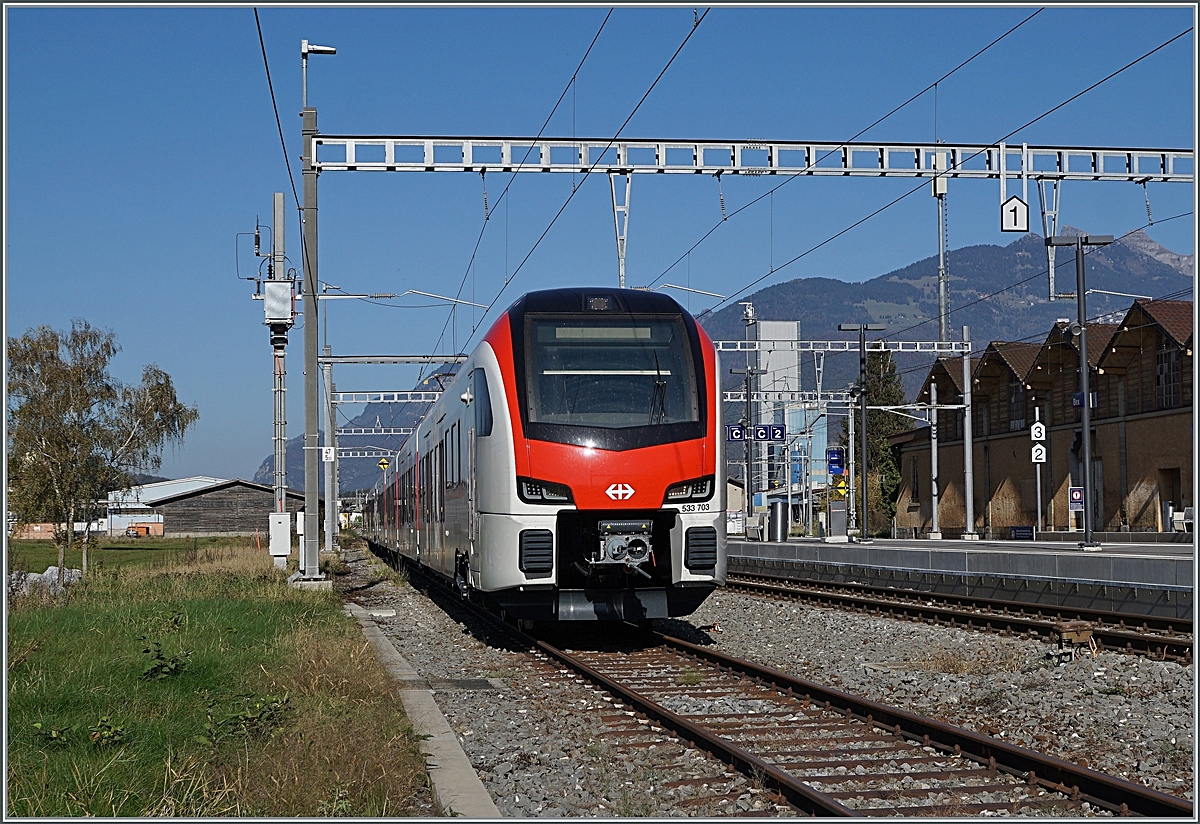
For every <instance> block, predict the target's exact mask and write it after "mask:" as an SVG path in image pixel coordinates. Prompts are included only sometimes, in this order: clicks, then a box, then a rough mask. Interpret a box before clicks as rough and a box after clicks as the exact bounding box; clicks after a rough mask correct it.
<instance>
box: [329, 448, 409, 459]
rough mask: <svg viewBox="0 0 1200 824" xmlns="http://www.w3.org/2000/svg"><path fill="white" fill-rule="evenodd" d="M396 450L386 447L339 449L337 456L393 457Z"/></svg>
mask: <svg viewBox="0 0 1200 824" xmlns="http://www.w3.org/2000/svg"><path fill="white" fill-rule="evenodd" d="M395 454H396V450H394V449H393V450H390V451H389V450H386V449H348V448H347V449H339V450H338V451H337V456H338V457H339V458H391V457H393V456H395Z"/></svg>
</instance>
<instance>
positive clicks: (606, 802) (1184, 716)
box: [337, 561, 1193, 817]
mask: <svg viewBox="0 0 1200 824" xmlns="http://www.w3.org/2000/svg"><path fill="white" fill-rule="evenodd" d="M372 564H373V565H374V571H372V570H369V569H368V563H367V562H365V561H357V562H355V561H351V563H349V565H348V567H349V570H350V571H349V573H348V574H346V575H343V576H340V577H339V579H338V581H337V586H338V588H339V589H340V590H342V591H343V593H344V596H345V597H346V598H348V599H349V600H353V601H355V602H356V603H358V604H360V605H362V606H363V607H366V608H367V609H369V610H375V611H377V612H379V613H380V617H376V618H375V621H376V623H377V624H378V625H379V627H380V629H381V630H382V631H383V633H384V634H385V635H386V636H387V637H388V638H389V639H390V640H391V641H392V643H393V644H394V645H395V646H396V648H397V650H398V651H399V652H400V653H401V654H402V655H403V656H404V657H405V658H406V659H407V660H408V661H409V662H410V663H411V664H412V665H413V667H414V668H415V669H416V670H417V671H418V673H419V674H420V675H421V676H422V677H423V678H426V679H428V680H430V681H431V682H432V686H433V688H434V690H435V697H436V699H437V702H438V705H439V706H440V707H441V709H442V712H443V714H444V715H445V716H446V718H447V720H448V721H449V723H450V725H451V727H452V728H453V729H454V731H455V733H456V734H457V736H458V739H459V741H460V742H461V743H462V746H463V749H464V751H465V752H466V753H467V755H468V757H469V758H470V760H471V763H472V765H473V766H474V767H475V769H476V771H477V772H478V774H479V776H480V778H481V780H482V781H483V783H484V786H485V787H486V788H487V789H488V791H489V792H490V793H491V794H492V797H493V799H494V800H495V802H496V806H497V808H498V809H499V810H500V812H501V813H502V814H503V815H505V816H522V817H542V816H719V815H747V814H750V815H753V814H759V815H762V814H766V815H780V814H784V815H786V814H790V813H791V810H790V808H788V807H787V806H786V804H783V803H782V802H781V800H780V799H778V798H776V797H774V796H773V795H772V794H771V793H769V792H768V791H767V790H765V789H763V788H762V787H761V786H759V785H757V784H756V783H755V782H754V781H753V780H752V779H750V778H747V777H744V776H741V775H740V774H738V773H736V772H735V771H734V770H732V768H729V767H727V766H726V765H724V764H723V763H721V762H720V761H717V760H716V759H713V758H712V757H711V756H709V755H708V754H707V753H705V752H703V751H701V750H698V749H696V748H695V747H692V746H690V745H689V744H687V743H686V742H683V741H680V740H679V739H678V738H676V737H675V736H674V735H673V734H672V733H670V732H669V731H665V730H662V729H660V728H658V727H657V726H656V725H655V724H653V723H652V722H648V721H647V720H646V719H644V718H639V717H637V716H636V715H635V714H634V713H632V712H630V711H629V710H628V708H626V707H624V706H623V705H622V704H620V703H619V702H616V701H614V700H613V699H612V698H611V697H610V696H608V695H607V694H606V693H604V692H603V691H600V690H598V689H595V688H593V687H591V686H590V685H588V684H587V683H585V682H584V681H582V679H579V678H577V677H576V676H574V675H573V674H572V673H569V672H567V671H566V670H565V669H563V668H562V667H561V666H559V665H557V664H555V663H554V662H551V661H549V660H547V659H545V658H543V657H539V656H538V655H537V654H534V653H530V652H528V651H525V650H520V649H509V648H506V647H505V644H506V643H508V642H507V641H505V640H504V639H503V638H502V637H501V636H500V634H499V633H497V632H496V631H494V630H490V629H489V628H487V627H486V625H484V624H481V623H480V622H479V620H478V619H476V618H474V617H473V616H471V615H469V613H467V612H466V611H465V610H463V609H462V608H461V607H459V606H458V605H457V604H455V602H454V601H453V599H452V597H448V596H446V597H443V596H442V595H440V594H437V593H431V594H432V595H433V598H431V597H429V596H427V595H426V594H423V593H422V592H420V591H418V590H416V589H414V588H413V587H411V586H406V585H400V586H396V585H394V584H392V583H389V582H387V581H381V580H379V578H378V577H377V575H378V572H379V570H380V569H381V568H382V567H381V566H380V565H378V564H377V562H372ZM387 610H395V614H394V615H388V614H387ZM662 629H663V630H664V631H666V632H667V633H668V634H671V635H676V636H678V637H680V638H684V639H685V640H689V641H692V642H694V643H702V644H707V643H715V645H716V648H717V649H719V650H721V651H722V652H725V653H727V654H730V655H734V656H737V657H740V658H745V659H748V660H751V661H756V662H759V663H762V664H765V665H768V666H772V667H775V668H778V669H781V670H783V671H785V672H789V673H791V674H793V675H795V676H798V677H801V678H807V679H809V680H812V681H816V682H818V683H821V684H824V685H827V686H830V687H833V688H836V689H841V690H843V691H846V692H850V693H854V694H857V695H862V696H864V697H867V698H871V699H874V700H877V701H881V702H884V703H888V704H892V705H895V706H898V707H901V708H904V709H908V710H910V711H912V712H915V713H919V714H922V715H927V716H930V717H934V718H940V719H943V720H945V721H948V722H950V723H954V724H959V725H961V726H963V727H966V728H968V729H973V730H976V731H978V732H982V733H986V734H990V735H996V736H997V737H999V738H1001V739H1003V740H1006V741H1009V742H1011V743H1014V744H1017V745H1020V746H1024V747H1029V748H1030V749H1034V750H1037V751H1040V752H1045V753H1050V754H1053V755H1056V756H1059V757H1062V758H1065V759H1067V760H1070V761H1073V762H1076V763H1080V764H1084V765H1086V766H1089V767H1091V768H1092V769H1096V770H1099V771H1102V772H1108V773H1111V774H1114V775H1124V776H1125V777H1127V778H1129V779H1130V780H1134V781H1140V782H1141V783H1143V784H1145V785H1147V786H1151V787H1154V788H1155V789H1158V790H1161V791H1164V792H1170V793H1173V794H1175V795H1180V796H1183V797H1187V798H1192V769H1191V757H1192V736H1193V725H1192V706H1191V700H1192V671H1191V668H1190V667H1184V666H1180V665H1177V664H1172V663H1161V662H1151V661H1148V660H1146V659H1139V658H1136V657H1133V656H1124V655H1118V654H1114V653H1101V654H1100V655H1098V656H1095V657H1092V656H1091V655H1086V656H1084V657H1082V658H1079V659H1078V660H1073V661H1070V662H1069V663H1065V664H1062V665H1058V664H1057V656H1052V657H1050V658H1048V657H1047V653H1053V652H1056V650H1055V649H1054V648H1053V647H1050V646H1047V645H1045V644H1042V643H1040V642H1036V641H1019V640H1016V639H1010V638H1003V637H1000V636H995V635H989V634H984V633H974V632H967V631H964V630H951V629H947V628H941V627H928V626H923V625H918V624H909V623H907V622H903V621H896V620H889V619H881V618H873V617H869V616H862V615H855V614H848V613H841V612H836V611H832V610H827V609H818V608H808V607H803V606H797V605H795V604H791V603H783V602H774V601H768V600H765V599H759V598H754V597H750V596H745V595H741V594H735V593H729V592H718V593H716V594H715V595H714V596H712V597H710V598H709V600H708V601H706V602H705V604H703V605H702V606H701V608H700V609H699V610H698V611H697V612H696V613H695V614H694V615H692V616H689V617H688V618H687V619H672V620H669V621H664V622H663V625H662ZM768 630H769V631H768ZM614 631H618V632H619V631H628V628H625V629H624V630H622V629H621V627H619V626H618V627H616V628H614ZM479 679H486V681H480V680H479ZM483 684H486V685H487V686H486V688H483ZM1085 814H1086V813H1085Z"/></svg>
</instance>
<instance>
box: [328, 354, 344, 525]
mask: <svg viewBox="0 0 1200 824" xmlns="http://www.w3.org/2000/svg"><path fill="white" fill-rule="evenodd" d="M332 377H333V376H332V375H330V382H329V389H330V392H331V393H332V392H336V391H337V384H335V383H334V382H333V380H332ZM329 419H330V421H331V425H330V428H329V431H330V435H331V437H330V438H329V442H330V443H331V444H333V491H332V492H328V491H327V492H326V494H325V498H326V500H327V501H328V502H330V505H331V506H332V507H333V546H334V548H336V549H340V548H341V541H340V540H339V538H340V537H341V534H342V522H341V517H342V500H341V494H340V489H341V474H340V473H341V465H340V463H339V461H338V456H337V455H338V434H337V409H336V407H334V406H333V404H330V410H329ZM326 489H328V487H327V488H326Z"/></svg>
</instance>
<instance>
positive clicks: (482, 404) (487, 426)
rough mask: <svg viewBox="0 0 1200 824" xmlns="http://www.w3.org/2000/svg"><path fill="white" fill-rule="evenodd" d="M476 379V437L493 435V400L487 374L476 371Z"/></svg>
mask: <svg viewBox="0 0 1200 824" xmlns="http://www.w3.org/2000/svg"><path fill="white" fill-rule="evenodd" d="M474 379H475V437H477V438H483V437H487V436H488V435H490V434H492V398H491V395H490V394H489V393H488V382H487V374H486V373H485V372H484V371H483V370H482V369H476V370H475V372H474Z"/></svg>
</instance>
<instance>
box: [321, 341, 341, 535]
mask: <svg viewBox="0 0 1200 824" xmlns="http://www.w3.org/2000/svg"><path fill="white" fill-rule="evenodd" d="M331 354H333V353H332V351H331V350H330V348H329V345H328V344H326V345H325V356H326V357H328V356H329V355H331ZM321 378H322V380H323V381H324V384H325V404H324V407H325V446H333V422H334V417H333V415H334V412H333V366H332V364H329V363H323V364H321ZM335 453H336V449H335ZM322 469H323V470H324V471H325V551H326V552H333V524H334V518H335V517H337V516H336V514H335V513H334V507H333V461H322Z"/></svg>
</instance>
